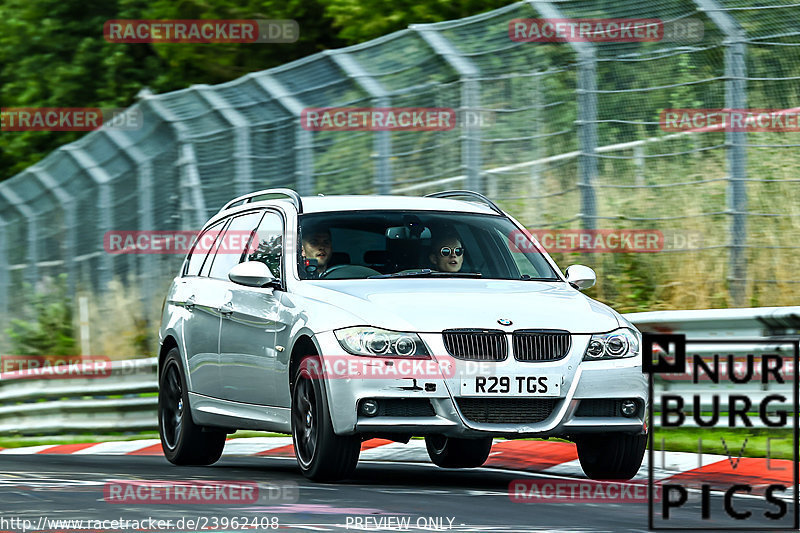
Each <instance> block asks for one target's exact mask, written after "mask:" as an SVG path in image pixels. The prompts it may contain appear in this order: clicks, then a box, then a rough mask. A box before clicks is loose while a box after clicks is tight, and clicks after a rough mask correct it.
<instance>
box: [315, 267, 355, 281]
mask: <svg viewBox="0 0 800 533" xmlns="http://www.w3.org/2000/svg"><path fill="white" fill-rule="evenodd" d="M349 266H352V265H333V266H332V267H330V268H326V269H325V272H323V273H322V274H320V275H319V279H322V278H327V277H328V274H330V273H331V272H336V271H337V270H341V269H343V268H346V267H349Z"/></svg>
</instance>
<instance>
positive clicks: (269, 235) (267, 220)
mask: <svg viewBox="0 0 800 533" xmlns="http://www.w3.org/2000/svg"><path fill="white" fill-rule="evenodd" d="M283 226H284V225H283V219H282V217H281V216H280V214H279V213H278V212H276V211H272V210H268V211H267V212H266V213H265V214H264V217H263V219H262V220H261V223H260V224H259V225H258V231H257V232H256V233H255V235H254V236H253V241H252V243H251V244H250V245H249V247H248V250H247V253H246V254H245V257H244V260H247V261H261V262H263V263H265V264H266V265H267V266H269V267H270V270H271V271H272V273H273V275H274V276H275V277H276V278H277V279H280V278H281V276H282V270H281V256H282V249H283ZM232 267H233V265H231V268H232ZM227 297H228V301H227V302H226V308H225V311H224V312H225V315H224V318H223V320H222V330H221V334H220V370H221V375H222V392H223V397H224V398H225V399H227V400H233V401H237V402H244V403H249V404H257V405H269V406H274V405H276V403H275V402H276V398H277V391H276V390H275V383H276V379H275V377H274V376H275V360H276V357H277V355H278V352H277V350H276V347H275V339H276V334H277V333H278V332H279V331H281V330H283V329H285V327H286V325H285V324H282V323H281V320H280V318H281V316H282V315H281V312H280V311H281V304H280V291H279V290H277V289H274V288H271V287H265V288H258V287H245V286H243V285H236V284H234V283H231V285H230V290H229V291H228V294H227Z"/></svg>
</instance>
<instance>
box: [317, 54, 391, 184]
mask: <svg viewBox="0 0 800 533" xmlns="http://www.w3.org/2000/svg"><path fill="white" fill-rule="evenodd" d="M324 53H325V54H327V55H329V56H330V58H331V59H332V60H333V62H334V63H336V64H337V65H338V66H339V68H341V69H342V70H343V71H344V73H345V74H347V75H348V76H350V77H351V78H353V79H354V80H355V82H356V83H358V85H359V86H360V87H361V88H362V89H364V91H366V92H367V93H368V94H369V95H370V96H371V97H372V101H373V102H374V105H375V107H389V105H390V102H391V100H390V99H389V93H388V91H386V89H385V88H384V87H383V85H382V84H381V82H379V81H378V80H376V79H375V78H373V77H372V76H370V75H369V74H368V73H367V71H366V70H364V67H362V66H361V64H360V63H359V62H358V61H356V58H354V57H353V56H351V55H349V54H347V52H346V51H343V50H328V51H326V52H324ZM373 139H374V140H373V144H374V146H375V153H376V154H377V161H376V162H375V180H374V184H375V190H376V191H377V193H378V194H389V193H391V191H392V169H391V166H390V163H389V157H391V152H392V139H391V137H390V132H389V131H378V132H375V133H374V137H373Z"/></svg>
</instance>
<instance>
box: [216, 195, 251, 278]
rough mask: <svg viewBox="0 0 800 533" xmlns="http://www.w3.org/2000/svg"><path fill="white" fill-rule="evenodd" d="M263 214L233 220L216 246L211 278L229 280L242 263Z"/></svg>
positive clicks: (247, 215) (248, 214)
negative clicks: (237, 266) (229, 276)
mask: <svg viewBox="0 0 800 533" xmlns="http://www.w3.org/2000/svg"><path fill="white" fill-rule="evenodd" d="M263 214H264V213H263V211H255V212H252V213H247V214H245V215H241V216H238V217H236V218H234V219H233V220H231V223H230V224H229V225H228V228H227V229H226V230H225V233H224V234H223V235H222V238H221V239H220V240H219V241H218V242H217V244H216V245H215V250H214V263H213V264H212V265H211V271H210V272H209V274H208V275H209V277H212V278H216V279H228V272H230V271H231V269H232V268H233V267H235V266H236V265H238V264H239V262H240V261H241V259H242V254H243V253H244V251H245V249H247V243H248V242H250V239H251V238H252V236H253V232H254V231H255V230H256V227H257V226H258V222H259V221H260V220H261V216H262V215H263ZM209 260H210V258H209Z"/></svg>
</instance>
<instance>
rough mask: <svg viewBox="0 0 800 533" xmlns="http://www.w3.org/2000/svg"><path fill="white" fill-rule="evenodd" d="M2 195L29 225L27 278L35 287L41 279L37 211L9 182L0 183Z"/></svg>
mask: <svg viewBox="0 0 800 533" xmlns="http://www.w3.org/2000/svg"><path fill="white" fill-rule="evenodd" d="M0 195H2V196H3V197H5V199H6V200H8V203H9V204H11V205H13V206H14V208H15V209H16V210H17V211H19V212H20V214H21V215H22V216H23V217H25V221H26V223H27V225H28V235H27V237H28V253H27V254H26V258H27V260H28V268H27V270H26V276H25V280H26V281H27V282H28V283H30V284H31V287H32V288H34V289H35V288H36V282H37V281H38V280H39V247H38V246H37V244H38V243H37V235H36V213H34V212H33V210H32V209H31V208H30V207H29V206H28V205H27V204H25V203H24V202H23V201H22V199H21V198H20V197H19V196H17V193H15V192H14V191H13V190H11V187H10V186H9V185H8V183H7V182H6V183H0Z"/></svg>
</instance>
